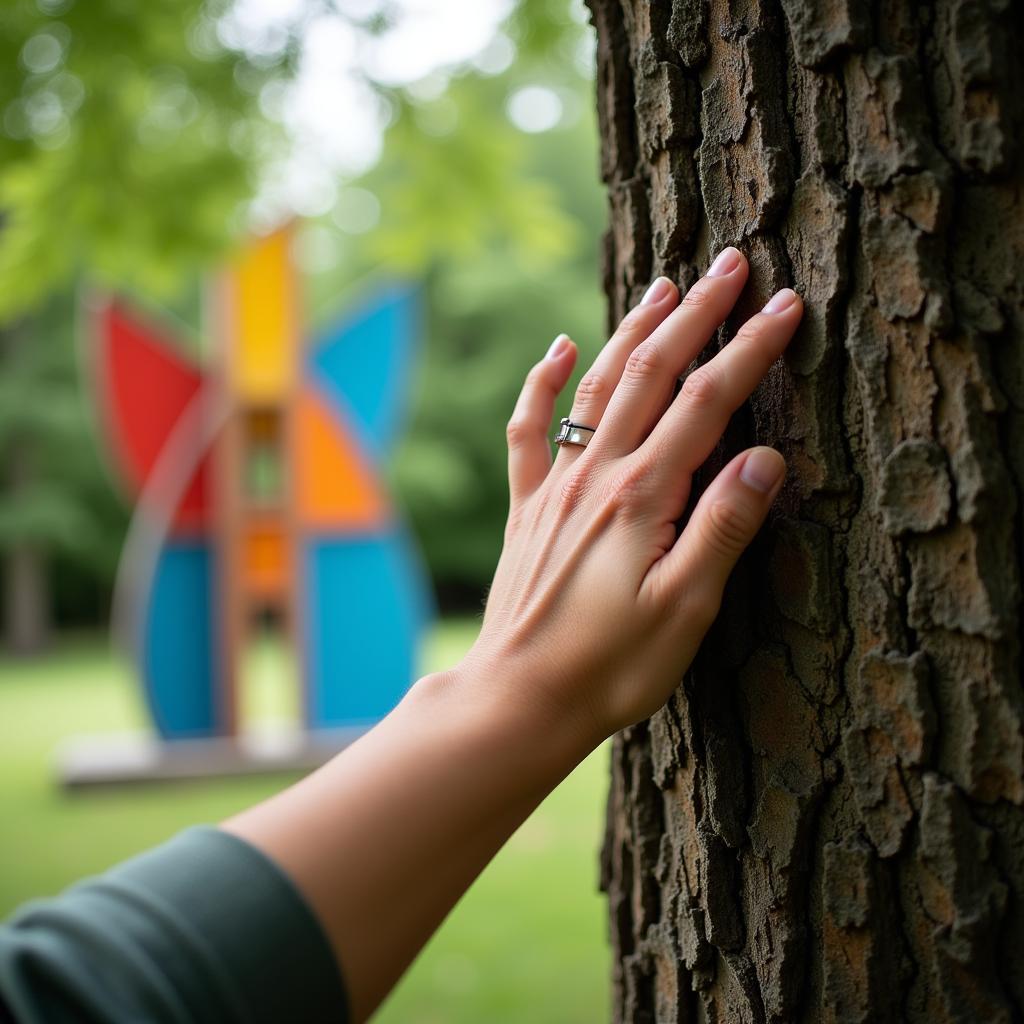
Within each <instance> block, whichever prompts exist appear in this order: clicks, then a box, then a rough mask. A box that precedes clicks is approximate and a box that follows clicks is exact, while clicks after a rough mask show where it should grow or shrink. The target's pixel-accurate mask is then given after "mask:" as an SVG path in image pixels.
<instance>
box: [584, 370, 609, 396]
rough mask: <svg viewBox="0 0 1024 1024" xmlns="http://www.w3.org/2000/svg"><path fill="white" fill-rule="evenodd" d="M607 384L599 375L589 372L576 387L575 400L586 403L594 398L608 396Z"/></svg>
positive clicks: (593, 371)
mask: <svg viewBox="0 0 1024 1024" xmlns="http://www.w3.org/2000/svg"><path fill="white" fill-rule="evenodd" d="M608 390H609V388H608V382H607V381H606V380H605V378H604V377H603V376H601V374H600V373H598V372H596V371H595V370H591V371H590V372H589V373H587V374H586V375H585V376H584V377H583V378H582V380H581V381H580V382H579V384H578V385H577V387H576V398H577V400H579V401H583V402H585V401H587V400H589V399H594V398H603V397H604V396H605V395H606V394H608Z"/></svg>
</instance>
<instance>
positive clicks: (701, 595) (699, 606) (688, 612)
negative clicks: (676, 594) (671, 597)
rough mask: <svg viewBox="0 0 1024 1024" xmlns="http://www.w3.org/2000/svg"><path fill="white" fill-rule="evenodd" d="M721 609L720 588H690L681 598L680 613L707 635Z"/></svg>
mask: <svg viewBox="0 0 1024 1024" xmlns="http://www.w3.org/2000/svg"><path fill="white" fill-rule="evenodd" d="M721 607H722V594H721V592H720V591H719V590H718V588H716V587H707V586H704V587H689V588H687V589H686V590H684V591H683V593H682V595H681V596H680V599H679V609H678V611H679V613H680V614H681V616H682V617H683V618H684V619H685V620H686V621H687V622H689V623H690V624H691V625H693V626H695V627H696V629H697V631H698V632H700V633H706V632H707V631H708V630H709V629H710V628H711V623H712V622H714V621H715V619H716V618H717V617H718V612H719V610H720V609H721Z"/></svg>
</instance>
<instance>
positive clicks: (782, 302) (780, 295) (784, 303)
mask: <svg viewBox="0 0 1024 1024" xmlns="http://www.w3.org/2000/svg"><path fill="white" fill-rule="evenodd" d="M795 301H796V292H795V291H793V289H792V288H783V289H782V291H780V292H776V293H775V294H774V295H773V296H772V297H771V298H770V299H769V300H768V301H767V302H766V303H765V306H764V309H762V310H761V312H762V313H781V312H782V311H783V310H784V309H789V307H790V306H792V305H793V303H794V302H795Z"/></svg>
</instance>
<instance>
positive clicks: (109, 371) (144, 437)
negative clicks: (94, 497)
mask: <svg viewBox="0 0 1024 1024" xmlns="http://www.w3.org/2000/svg"><path fill="white" fill-rule="evenodd" d="M95 343H96V345H97V347H98V353H97V355H98V369H99V382H100V389H99V390H100V394H99V401H100V403H101V407H102V411H103V419H104V422H105V425H106V428H107V433H108V437H109V441H110V445H111V449H112V450H113V453H114V457H115V460H116V462H117V466H118V469H119V470H120V472H121V474H122V475H123V477H124V479H125V482H126V485H127V487H128V488H129V490H130V492H131V494H132V495H133V496H138V494H139V492H140V491H141V490H142V487H143V485H144V484H145V482H146V480H147V479H148V477H149V474H150V472H151V470H152V469H153V467H154V465H155V464H156V461H157V459H158V458H159V456H160V453H161V451H162V450H163V448H164V445H165V444H166V442H167V439H168V437H169V436H170V434H171V432H172V431H173V429H174V427H175V425H176V424H177V423H178V421H179V419H180V417H181V415H182V413H183V412H184V411H185V409H186V408H187V406H188V405H189V403H190V402H192V400H193V399H194V398H195V397H196V395H197V394H198V392H199V389H200V387H201V386H202V382H203V378H202V374H201V373H200V371H199V370H198V369H197V368H196V367H195V366H193V365H192V364H191V363H189V362H187V361H186V360H185V359H184V358H183V357H182V356H181V355H180V354H179V352H178V351H177V350H176V346H175V344H174V341H173V339H172V338H171V336H170V334H169V333H168V332H166V331H162V330H161V329H160V328H158V327H156V326H155V325H153V324H152V323H147V322H146V321H145V320H143V319H142V318H141V317H140V316H138V314H136V313H135V312H134V311H132V310H130V309H129V308H128V307H127V306H126V305H124V304H123V303H122V302H120V301H119V300H111V301H109V302H106V303H104V304H103V305H102V306H101V307H100V308H99V309H98V310H97V320H96V331H95ZM191 454H192V455H193V456H194V457H195V458H196V462H197V468H196V470H195V472H194V474H193V476H192V479H191V481H190V483H189V485H188V487H187V488H186V490H185V493H184V495H183V497H182V499H181V501H180V502H179V505H178V509H177V513H176V516H175V524H176V526H178V527H183V528H186V529H195V528H197V527H199V526H201V525H203V522H204V520H205V513H206V510H207V494H208V478H209V474H208V471H207V458H205V457H204V458H203V459H202V460H200V459H199V454H200V453H191Z"/></svg>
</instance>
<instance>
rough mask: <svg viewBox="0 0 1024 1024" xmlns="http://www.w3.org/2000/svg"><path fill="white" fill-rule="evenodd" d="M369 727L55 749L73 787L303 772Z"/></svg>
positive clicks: (122, 738)
mask: <svg viewBox="0 0 1024 1024" xmlns="http://www.w3.org/2000/svg"><path fill="white" fill-rule="evenodd" d="M364 732H366V727H352V728H345V729H320V730H316V731H315V732H309V733H304V732H285V731H276V732H271V731H260V732H251V733H246V734H245V735H243V736H231V737H224V736H217V737H211V738H209V739H195V740H174V741H172V742H167V741H164V740H160V739H157V738H155V737H153V736H148V735H143V734H128V735H125V734H120V735H113V736H82V737H77V738H74V739H71V740H68V741H67V742H66V743H64V744H63V745H62V746H61V747H60V748H59V749H58V751H57V775H58V778H59V780H60V784H61V785H62V786H63V787H64V788H65V789H69V790H75V789H85V788H89V787H99V786H124V785H134V784H137V783H152V782H178V781H183V780H188V779H210V778H230V777H233V776H246V775H276V774H282V773H283V774H296V773H298V774H305V773H307V772H310V771H312V770H313V769H314V768H319V767H320V765H322V764H324V762H326V761H329V760H330V759H331V758H332V757H333V756H334V755H335V754H337V753H338V752H339V751H340V750H343V749H344V748H345V747H347V746H348V745H349V744H350V743H352V742H354V741H355V740H357V739H358V738H359V737H360V736H361V735H362V734H363V733H364Z"/></svg>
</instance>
